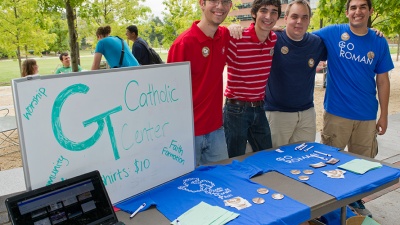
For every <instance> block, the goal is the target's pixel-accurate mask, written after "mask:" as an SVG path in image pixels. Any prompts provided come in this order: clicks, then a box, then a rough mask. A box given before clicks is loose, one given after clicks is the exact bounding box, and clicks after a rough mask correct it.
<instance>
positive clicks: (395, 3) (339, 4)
mask: <svg viewBox="0 0 400 225" xmlns="http://www.w3.org/2000/svg"><path fill="white" fill-rule="evenodd" d="M372 7H373V8H374V12H373V14H372V16H371V18H370V22H369V27H374V28H377V29H379V30H380V31H382V32H384V33H385V35H386V36H389V37H391V36H395V35H396V34H398V33H399V30H400V1H399V0H384V1H382V0H372ZM313 17H314V18H313V22H312V25H311V27H313V28H319V26H320V25H319V23H320V22H321V20H322V21H323V26H326V25H329V24H336V23H348V19H347V17H346V0H319V4H318V9H317V10H316V11H315V12H314V16H313Z"/></svg>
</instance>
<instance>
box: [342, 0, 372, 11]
mask: <svg viewBox="0 0 400 225" xmlns="http://www.w3.org/2000/svg"><path fill="white" fill-rule="evenodd" d="M365 1H366V2H367V5H368V10H371V9H372V1H371V0H365ZM350 2H351V0H347V2H346V10H349V7H350Z"/></svg>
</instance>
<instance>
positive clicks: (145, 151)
mask: <svg viewBox="0 0 400 225" xmlns="http://www.w3.org/2000/svg"><path fill="white" fill-rule="evenodd" d="M12 88H13V95H14V103H15V108H16V116H17V123H18V128H19V129H18V130H19V135H20V144H21V152H22V159H23V164H24V173H25V181H26V184H27V188H28V189H36V188H39V187H42V186H45V185H50V184H52V183H55V182H58V181H61V180H63V179H67V178H70V177H73V176H76V175H79V174H82V173H85V172H89V171H92V170H99V171H100V173H101V175H102V178H103V182H104V184H105V186H106V188H107V190H108V193H109V195H110V198H111V201H112V203H116V202H118V201H121V200H123V199H125V198H128V197H130V196H133V195H135V194H138V193H140V192H143V191H145V190H147V189H149V188H152V187H154V186H157V185H159V184H162V183H164V182H166V181H169V180H171V179H173V178H176V177H178V176H181V175H183V174H186V173H188V172H190V171H192V170H193V169H194V167H195V156H194V129H193V111H192V97H191V81H190V66H189V64H188V63H177V64H165V65H156V66H143V67H131V68H123V69H113V70H106V71H95V72H94V71H91V72H82V73H75V74H65V75H49V76H33V77H29V78H18V79H14V80H13V81H12Z"/></svg>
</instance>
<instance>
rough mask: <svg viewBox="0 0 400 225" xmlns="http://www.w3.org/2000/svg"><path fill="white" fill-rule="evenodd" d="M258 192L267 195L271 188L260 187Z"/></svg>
mask: <svg viewBox="0 0 400 225" xmlns="http://www.w3.org/2000/svg"><path fill="white" fill-rule="evenodd" d="M257 192H258V193H259V194H262V195H265V194H268V192H269V190H268V189H266V188H259V189H257Z"/></svg>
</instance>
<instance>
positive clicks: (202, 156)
mask: <svg viewBox="0 0 400 225" xmlns="http://www.w3.org/2000/svg"><path fill="white" fill-rule="evenodd" d="M199 4H200V7H201V10H202V18H201V20H200V21H195V22H194V23H193V25H192V27H191V28H189V29H188V30H186V31H184V32H183V33H182V34H181V35H179V37H178V38H177V39H176V40H175V41H174V43H173V44H172V46H171V48H170V50H169V53H168V59H167V62H168V63H171V62H183V61H190V67H191V76H192V95H193V96H192V97H193V111H194V130H195V151H196V152H195V153H196V162H197V165H200V164H205V163H209V162H215V161H219V160H222V159H226V158H228V152H227V148H226V142H225V134H224V130H223V127H222V97H223V96H222V93H223V86H222V82H223V77H222V73H223V70H224V66H225V63H226V49H225V46H226V43H227V41H228V40H229V31H228V29H227V28H225V27H220V26H219V25H220V24H221V23H222V22H223V21H224V20H225V18H226V16H227V15H228V13H229V10H230V9H231V7H232V1H231V0H207V1H205V0H199Z"/></svg>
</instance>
